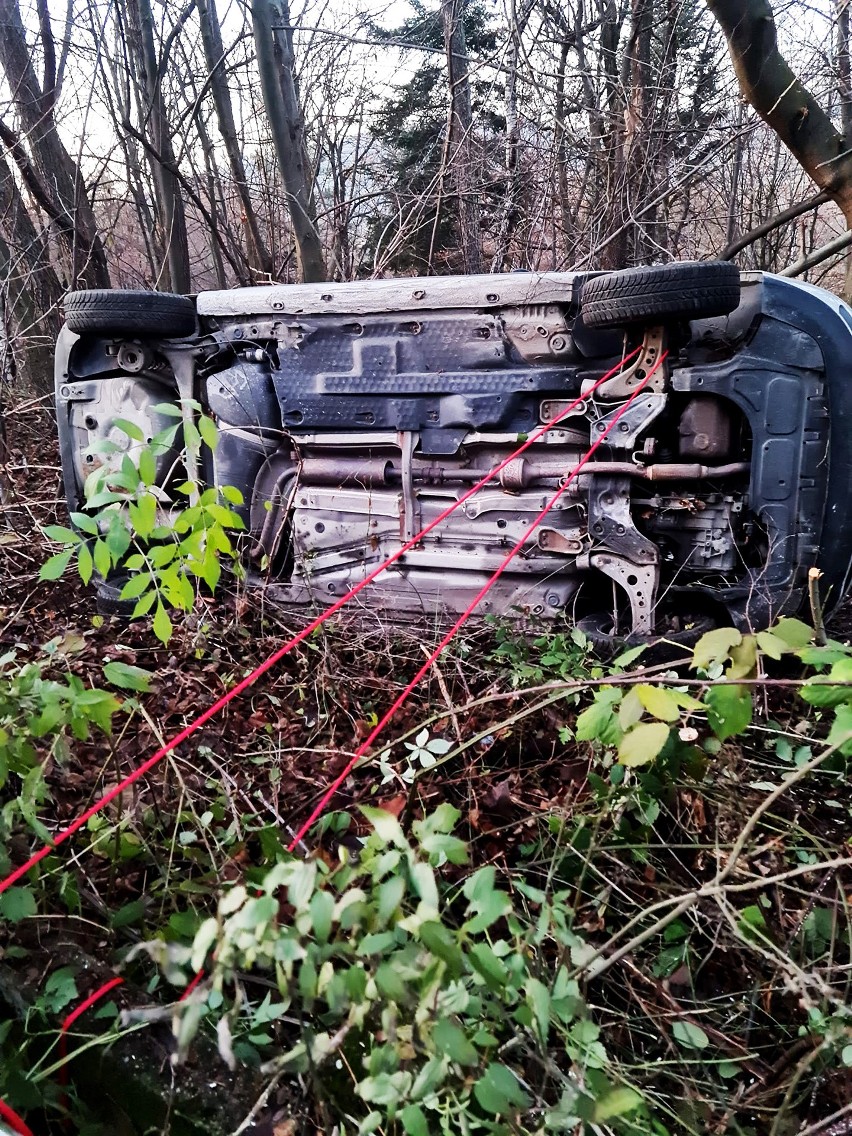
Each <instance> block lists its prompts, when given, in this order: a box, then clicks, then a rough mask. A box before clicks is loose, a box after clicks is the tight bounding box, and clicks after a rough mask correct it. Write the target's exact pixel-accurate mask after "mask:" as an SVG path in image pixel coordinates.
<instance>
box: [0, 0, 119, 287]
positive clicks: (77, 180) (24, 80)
mask: <svg viewBox="0 0 852 1136" xmlns="http://www.w3.org/2000/svg"><path fill="white" fill-rule="evenodd" d="M0 26H2V29H3V34H2V35H0V66H2V68H3V71H4V73H5V76H6V81H7V82H8V85H9V89H10V91H11V96H12V103H13V105H14V107H15V111H16V112H17V115H18V117H19V119H20V122H21V126H22V128H23V132H24V134H25V135H26V141H27V146H28V148H29V152H30V153H31V154H32V156H33V161H34V163H35V171H36V173H37V175H38V179H39V182H40V184H41V186H42V188H43V190H44V193H45V195H46V196H47V197H48V198H49V199H50V202H51V203H52V205H53V206H54V207H53V208H52V209H50V210H49V215H50V216H51V218H52V219H53V220H54V223H55V226H56V229H57V232H58V234H59V237H60V239H61V240H62V243H63V246H64V248H65V251H66V257H65V259H66V261H67V264H68V278H69V282H70V284H71V286H72V287H75V286H77V285H78V284H88V285H90V286H92V287H96V288H108V287H109V271H108V269H107V262H106V255H105V253H104V248H103V245H102V243H101V239H100V236H99V235H98V228H97V224H96V222H95V216H94V213H93V212H92V207H91V203H90V201H89V197H88V194H87V192H86V186H85V183H84V180H83V176H82V174H81V172H80V170H79V168H78V167H77V164H76V163H75V162H74V161H73V159H72V158H71V156H70V155H69V153H68V151H67V150H66V149H65V146H64V144H63V142H62V140H61V139H60V137H59V134H58V132H57V129H56V121H55V119H54V116H53V97H54V90H53V87H55V83H56V79H55V76H54V75H53V74H52V70H51V64H50V59H51V58H52V56H53V54H54V49H53V38H52V34H51V32H50V22H49V20H48V21H47V22H46V26H45V22H44V21H42V31H43V34H44V35H45V36H46V37H47V42H46V43H45V44H43V54H44V56H45V61H46V62H45V73H46V75H47V79H48V82H49V83H50V84H51V89H50V90H49V91H47V92H44V91H42V89H41V85H40V84H39V81H38V79H37V78H36V74H35V69H34V67H33V55H34V53H33V51H32V50H31V49H30V47H29V45H28V43H27V38H26V34H25V32H24V25H23V22H22V20H21V13H20V9H19V7H18V0H0ZM7 148H8V142H7ZM16 160H17V159H16ZM19 164H20V163H19Z"/></svg>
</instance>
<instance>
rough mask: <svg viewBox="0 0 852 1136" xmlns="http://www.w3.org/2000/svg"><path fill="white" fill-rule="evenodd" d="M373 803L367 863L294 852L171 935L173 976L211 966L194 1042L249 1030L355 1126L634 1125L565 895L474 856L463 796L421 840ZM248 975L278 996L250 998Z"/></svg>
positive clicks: (346, 1124)
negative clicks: (201, 1034)
mask: <svg viewBox="0 0 852 1136" xmlns="http://www.w3.org/2000/svg"><path fill="white" fill-rule="evenodd" d="M363 811H364V813H365V815H366V816H367V818H368V820H369V821H370V823H371V825H372V826H373V830H374V831H373V834H372V835H371V836H369V837H368V838H367V839H365V840H364V843H363V847H362V850H361V853H360V855H359V857H358V859H357V860H351V859H350V858H348V857H344V859H343V860H342V861H341V862H340V863H339V864H338V865H337V866H336V867H332V868H328V867H326V865H325V864H323V863H322V862H321V861H318V860H309V861H302V860H295V859H285V860H283V861H282V862H280V863H279V864H277V865H276V866H275V867H273V868H272V869H271V870H270V871H267V872H265V873H264V874H263V875H262V876H261V877H260V878H258V879H256V880H255V881H254V882H252V884H251V886H250V887H247V886H243V885H239V886H237V887H234V888H232V889H231V890H229V891H227V892H226V893H225V894H224V895H223V896H222V898H221V900H220V902H219V909H218V914H217V916H216V917H215V918H210V919H208V920H206V921H205V922H204V923H203V924H202V926H201V927H200V928H199V930H198V933H197V934H196V936H195V940H194V942H193V944H192V946H191V947H180V946H178V945H176V944H171V945H170V947H169V952H168V963H167V972H168V973H170V974H171V975H172V977H174V971H175V968H176V967H181V966H184V967H187V966H188V967H189V968H190V969H198V968H201V967H204V966H206V965H209V967H210V972H209V978H208V980H207V993H206V1000H195V1001H191V1003H190V1004H189V1005H187V1006H186V1007H185V1008H184V1010H183V1012H182V1014H181V1016H180V1021H179V1023H178V1025H177V1027H176V1030H177V1041H178V1045H179V1049H180V1051H181V1052H182V1053H185V1052H186V1049H187V1047H188V1045H189V1044H190V1042H191V1039H192V1037H193V1034H194V1032H195V1030H196V1029H197V1027H198V1024H199V1022H200V1020H201V1019H202V1017H203V1016H205V1015H208V1016H212V1017H215V1019H216V1021H217V1035H218V1038H219V1043H220V1051H221V1052H222V1055H223V1057H225V1059H226V1060H228V1061H229V1062H230V1063H232V1064H233V1062H234V1061H235V1060H236V1052H237V1051H236V1047H235V1046H234V1044H233V1038H234V1037H235V1036H239V1037H240V1039H241V1043H242V1050H241V1052H242V1055H243V1058H244V1059H245V1058H246V1057H247V1056H249V1055H250V1054H249V1051H248V1050H247V1049H246V1045H248V1046H249V1047H250V1048H254V1049H256V1050H257V1051H259V1052H258V1058H260V1057H261V1056H262V1055H263V1054H264V1053H265V1054H266V1055H267V1059H268V1061H269V1069H270V1071H272V1070H276V1071H278V1072H288V1073H292V1074H293V1075H296V1074H300V1075H302V1076H306V1077H309V1078H310V1079H311V1081H312V1084H313V1086H314V1090H315V1092H316V1093H317V1094H318V1096H319V1097H320V1099H321V1100H322V1102H323V1107H324V1109H325V1110H326V1115H327V1116H330V1117H332V1118H333V1123H335V1124H338V1125H339V1126H340V1127H339V1130H340V1131H341V1132H351V1133H354V1132H358V1133H362V1134H366V1133H370V1132H373V1131H379V1130H382V1131H386V1132H394V1133H403V1132H404V1133H410V1134H412V1136H420V1134H426V1133H429V1132H445V1133H448V1134H449V1133H457V1132H459V1131H467V1132H470V1133H476V1132H488V1133H494V1134H498V1133H509V1132H511V1131H515V1132H517V1131H524V1132H527V1131H529V1132H533V1131H536V1132H538V1131H540V1132H550V1131H554V1132H555V1131H571V1130H572V1129H573V1128H574V1127H576V1125H577V1124H578V1123H580V1122H581V1121H587V1122H592V1123H602V1122H603V1121H606V1122H607V1123H608V1124H609V1125H610V1126H611V1130H612V1131H615V1132H621V1131H624V1132H628V1131H630V1132H633V1131H638V1129H636V1128H635V1126H634V1121H635V1118H636V1117H637V1116H638V1115H641V1114H642V1112H643V1109H644V1106H643V1102H642V1098H641V1096H640V1094H639V1093H638V1092H636V1091H635V1090H634V1089H633V1088H632V1087H630V1086H629V1085H626V1084H623V1083H620V1078H618V1077H617V1076H616V1075H614V1073H613V1069H612V1067H611V1065H610V1061H609V1057H608V1054H607V1050H606V1047H605V1045H604V1043H603V1038H602V1034H601V1029H600V1027H599V1026H598V1025H597V1024H596V1023H595V1021H594V1019H593V1016H592V1015H591V1013H590V1010H589V1008H588V1006H587V1005H586V1003H585V1001H584V999H583V997H582V996H581V993H580V989H579V986H578V984H577V982H576V980H575V979H573V978H572V977H571V976H570V969H571V960H572V959H574V960H575V961H576V959H577V958H578V957H581V956H582V953H583V951H584V950H585V944H584V942H583V940H582V938H581V937H580V936H579V935H577V934H576V933H575V932H574V931H573V930H572V929H571V925H570V924H571V911H570V909H569V908H568V906H567V903H566V894H564V893H562V894H554V895H548V894H546V893H545V892H543V891H539V890H537V889H534V888H531V887H528V886H526V885H524V884H522V883H521V884H519V885H518V888H519V891H518V899H519V900H520V902H517V901H516V900H515V899H513V896H512V895H511V894H510V893H509V892H507V891H505V890H503V889H502V888H501V887H499V885H498V882H497V877H496V873H495V870H494V868H493V867H485V868H481V869H479V870H478V871H474V872H469V871H467V870H466V865H467V862H468V858H469V851H468V847H467V845H466V843H465V842H464V841H462V840H461V839H459V838H458V837H457V836H455V835H454V834H453V828H454V827H455V825H456V823H457V821H458V818H459V814H458V811H457V810H456V809H455V808H453V807H452V806H451V805H448V804H444V805H441V806H439V807H438V809H436V810H435V812H434V813H432V814H431V815H430V816H428V817H426V818H425V819H423V820H420V821H415V822H414V824H413V826H412V827H413V833H414V838H415V843H414V844H413V845H412V844H411V843H409V841H408V840H407V839H406V837H405V834H404V832H403V830H402V828H401V826H400V825H399V823H398V821H397V820H395V819H394V817H393V816H391V815H390V814H389V813H386V812H383V811H382V810H379V809H365V810H363ZM531 908H534V909H535V913H534V914H532V915H531V914H530V909H531ZM146 949H147V950H148V951H149V952H151V953H152V954H153V955H154V956H155V957H160V958H162V957H163V954H162V952H163V947H162V945H159V944H156V943H153V944H148V946H147V948H146ZM560 960H561V961H560ZM252 975H257V976H258V977H260V978H263V979H264V980H266V979H269V978H271V979H272V981H273V982H274V984H275V989H276V995H275V997H274V998H272V999H271V998H270V996H269V995H266V996H265V997H264V999H263V1001H262V1002H260V1004H254V1005H250V1004H249V1005H247V1001H246V997H245V992H246V990H247V989H248V988H250V986H251V981H252V979H251V976H252ZM287 1020H289V1022H291V1023H298V1024H300V1027H301V1028H300V1029H299V1030H298V1031H297V1032H296V1034H295V1036H293V1029H292V1026H290V1027H288V1026H287V1024H286V1022H287ZM273 1023H275V1028H274V1029H270V1026H271V1025H272V1024H273ZM288 1029H289V1033H290V1035H291V1037H290V1042H291V1044H290V1045H289V1048H287V1051H286V1052H285V1053H284V1054H283V1055H282V1056H270V1055H271V1054H274V1053H275V1050H276V1049H278V1050H279V1052H280V1049H281V1048H285V1047H286V1036H287V1033H288ZM557 1051H561V1052H562V1054H563V1057H562V1059H560V1060H559V1061H556V1060H554V1058H553V1056H552V1055H553V1053H555V1052H557Z"/></svg>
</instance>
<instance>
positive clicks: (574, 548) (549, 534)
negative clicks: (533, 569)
mask: <svg viewBox="0 0 852 1136" xmlns="http://www.w3.org/2000/svg"><path fill="white" fill-rule="evenodd" d="M538 547H539V548H540V549H542V550H543V551H544V552H558V553H560V554H561V555H563V556H579V555H580V554H581V553H582V551H583V540H582V536H581V535H580V533H579V530H576V532H575V534H574V535H569V534H568V533H566V532H563V531H562V530H561V529H548V528H540V529H539V530H538Z"/></svg>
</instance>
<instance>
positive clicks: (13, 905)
mask: <svg viewBox="0 0 852 1136" xmlns="http://www.w3.org/2000/svg"><path fill="white" fill-rule="evenodd" d="M37 910H38V908H37V906H36V901H35V895H34V893H33V889H32V888H29V887H12V888H9V889H8V890H7V891H4V892H3V894H2V895H0V918H3V919H8V920H9V922H10V923H20V922H21V920H22V919H27V918H29V916H31V915H35V913H36V911H37Z"/></svg>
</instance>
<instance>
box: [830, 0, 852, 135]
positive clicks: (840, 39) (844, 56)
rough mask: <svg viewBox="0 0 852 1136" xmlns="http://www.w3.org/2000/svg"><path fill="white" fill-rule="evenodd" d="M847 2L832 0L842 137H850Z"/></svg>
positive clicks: (851, 68)
mask: <svg viewBox="0 0 852 1136" xmlns="http://www.w3.org/2000/svg"><path fill="white" fill-rule="evenodd" d="M849 3H850V0H834V10H835V13H836V18H837V36H836V49H837V94H838V97H839V99H840V125H841V129H842V130H843V134H844V137H846V138H850V137H852V61H850V55H849V22H850V21H849V16H850V13H849Z"/></svg>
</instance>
